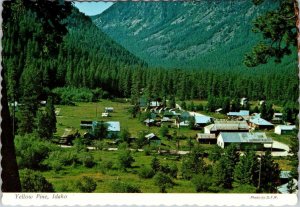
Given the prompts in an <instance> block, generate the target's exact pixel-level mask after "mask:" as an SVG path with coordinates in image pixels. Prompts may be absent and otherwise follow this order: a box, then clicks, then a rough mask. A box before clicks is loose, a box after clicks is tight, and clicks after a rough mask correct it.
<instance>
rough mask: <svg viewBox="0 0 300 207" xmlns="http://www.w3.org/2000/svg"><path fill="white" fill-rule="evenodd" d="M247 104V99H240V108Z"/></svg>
mask: <svg viewBox="0 0 300 207" xmlns="http://www.w3.org/2000/svg"><path fill="white" fill-rule="evenodd" d="M247 103H248V99H247V98H245V97H243V98H241V101H240V104H241V106H245V105H247Z"/></svg>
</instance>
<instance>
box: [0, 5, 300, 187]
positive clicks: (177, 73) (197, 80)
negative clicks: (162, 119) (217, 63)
mask: <svg viewBox="0 0 300 207" xmlns="http://www.w3.org/2000/svg"><path fill="white" fill-rule="evenodd" d="M3 6H4V13H3V38H2V43H3V44H2V45H3V51H2V57H3V62H2V66H3V74H4V81H5V86H6V90H7V103H8V105H9V106H10V113H11V114H10V115H11V116H13V119H12V120H9V121H10V122H11V123H12V125H13V129H12V131H13V136H14V135H16V141H15V144H16V148H17V153H16V154H17V158H18V160H17V161H18V164H19V167H20V168H21V169H22V172H21V174H20V175H21V176H22V177H23V178H24V176H25V177H26V175H27V174H32V176H34V173H35V172H34V171H31V170H44V171H47V170H52V171H51V173H52V172H55V173H56V172H59V171H60V170H62V169H63V168H64V167H66V166H67V167H70V169H71V170H70V171H72V169H73V168H72V167H74V166H76V165H77V166H78V165H80V168H81V167H82V166H83V167H82V168H84V170H86V169H91V168H93V166H94V165H96V163H97V162H98V161H99V160H100V158H99V160H98V161H94V157H93V156H95V157H100V155H99V154H101V157H102V158H104V160H105V159H106V157H109V158H110V155H108V154H106V153H110V152H104V151H103V152H102V151H101V153H98V151H97V152H93V153H91V154H92V155H91V154H88V150H87V151H86V146H87V143H85V142H84V141H82V140H81V139H77V140H76V141H75V142H74V147H73V149H71V150H70V151H63V150H62V149H61V148H59V147H58V146H54V145H53V142H54V141H53V140H52V139H53V138H54V136H55V133H56V132H57V126H59V127H60V128H63V127H65V126H67V125H63V123H62V122H63V121H61V122H58V121H57V119H56V117H57V116H56V114H55V107H54V105H59V106H61V107H62V108H63V107H65V108H64V109H66V111H68V110H70V108H68V107H71V106H70V105H75V103H74V102H77V103H76V104H78V103H79V105H80V106H82V105H83V108H84V107H86V109H88V110H86V111H84V112H82V111H79V114H80V113H82V114H84V115H83V117H85V113H86V112H87V111H88V113H90V114H93V117H94V108H93V107H94V105H93V104H94V103H91V102H97V101H99V100H100V99H101V101H103V102H104V103H107V104H112V105H113V104H116V103H114V101H115V100H122V101H120V103H122V104H124V105H125V106H126V107H125V108H126V112H124V111H122V110H124V109H123V108H121V107H120V105H118V104H116V105H115V107H119V108H118V109H119V111H122V113H123V115H124V113H125V114H126V117H125V116H124V117H125V118H124V117H122V116H120V117H121V118H123V119H125V120H126V122H127V121H128V123H130V124H131V123H138V124H140V125H141V121H140V120H137V117H136V116H137V114H134V113H131V112H132V111H134V110H135V109H136V108H135V107H136V106H137V105H138V102H139V100H140V98H142V97H143V98H145V99H147V100H148V101H151V100H159V101H162V100H164V101H165V100H169V103H170V102H172V103H173V104H171V105H174V106H172V107H173V108H175V103H179V102H178V101H180V103H181V104H182V103H185V102H189V103H190V102H191V103H190V105H192V104H193V101H194V100H196V101H200V102H201V101H204V102H205V104H206V105H205V107H206V109H205V110H206V111H205V110H204V108H203V107H202V109H201V111H205V113H210V112H214V110H215V109H217V108H219V107H223V106H224V105H226V107H227V105H228V107H227V108H228V110H227V111H225V110H224V112H228V111H229V110H230V107H231V109H232V108H233V106H232V105H234V102H237V105H240V104H239V100H240V98H242V97H247V98H248V100H249V101H260V100H265V101H266V102H267V103H268V107H267V108H268V110H269V109H270V111H271V110H272V114H271V115H270V117H271V118H272V115H273V113H274V111H273V109H272V107H273V105H277V106H279V107H278V108H276V110H279V111H280V112H284V113H285V115H286V114H289V115H290V116H291V117H292V118H291V117H290V118H286V120H287V121H290V122H291V123H292V124H294V123H295V122H297V120H296V118H295V114H297V112H298V105H297V103H296V100H297V99H298V96H299V94H298V93H297V91H298V86H299V85H298V84H299V83H298V76H297V73H298V72H297V68H296V65H295V67H293V65H294V63H295V62H296V61H294V60H296V57H294V56H293V55H294V54H295V52H294V50H295V47H293V50H292V51H291V52H290V53H289V55H290V56H289V57H286V59H283V63H282V64H281V66H280V67H279V68H276V64H275V63H274V64H272V65H271V66H272V67H270V68H267V67H264V68H263V69H262V70H259V69H258V68H255V67H252V68H246V66H243V67H240V68H236V67H235V68H231V67H230V64H224V67H221V68H222V69H220V68H218V69H216V68H215V67H212V66H211V65H210V66H208V67H207V68H206V67H203V66H204V65H205V60H208V61H213V60H214V59H215V58H217V57H209V58H208V57H204V58H203V59H201V60H199V61H204V63H203V62H201V67H200V66H199V67H197V62H194V63H193V65H194V66H195V65H196V67H192V68H191V67H186V68H185V67H182V66H178V67H168V68H164V67H155V66H153V65H152V64H151V63H148V62H147V60H145V59H141V58H140V57H139V56H137V55H134V54H133V53H131V52H129V51H128V50H127V49H126V48H125V47H123V46H121V45H120V44H118V43H117V42H115V41H114V40H113V39H112V38H111V37H109V36H108V35H107V34H106V33H104V32H103V31H102V30H101V28H99V27H97V26H96V25H95V24H94V22H93V20H92V19H91V18H90V17H88V16H86V15H84V14H83V13H81V12H80V11H79V10H78V9H77V8H75V7H74V6H73V5H72V3H71V2H65V3H64V4H60V3H58V2H50V1H39V2H38V3H34V2H31V1H30V2H29V1H28V2H27V1H23V0H15V1H9V2H8V1H5V2H4V3H3ZM43 8H47V10H45V9H43ZM48 9H49V10H48ZM245 41H247V40H245ZM222 51H223V50H221V51H219V53H215V54H221V53H222ZM224 51H225V50H224ZM225 52H226V51H225ZM225 59H226V58H225ZM225 59H224V58H222V60H224V61H225ZM291 59H293V61H294V62H293V61H292V62H289V60H291ZM241 62H242V60H241ZM284 64H286V65H287V66H288V67H287V68H284ZM199 65H200V64H199ZM208 65H209V64H208ZM273 67H274V68H273ZM223 69H224V70H223ZM74 97H75V98H74ZM45 100H47V101H46V104H45V105H42V102H43V101H45ZM232 100H234V102H233V103H231V101H232ZM206 101H207V102H206ZM14 102H18V108H17V109H16V108H15V106H16V104H14ZM82 102H89V103H82ZM225 102H226V104H225ZM84 104H87V105H84ZM66 105H68V106H66ZM230 105H231V106H230ZM12 106H13V107H12ZM87 106H88V107H87ZM263 106H265V105H263ZM263 106H261V108H263ZM269 106H270V107H269ZM284 107H285V108H284ZM236 109H237V108H236ZM239 109H240V108H239ZM247 109H249V108H247ZM72 110H73V109H71V111H72ZM74 110H75V109H74ZM83 110H84V109H83ZM191 110H192V111H193V110H194V107H191ZM285 110H286V111H288V110H289V112H286V111H285ZM128 111H129V112H128ZM257 112H259V111H257ZM97 113H98V112H97V106H96V117H97ZM128 113H129V114H130V116H131V115H132V117H130V120H129V119H128ZM76 115H77V114H76ZM148 115H149V114H142V115H141V113H140V114H139V116H140V117H139V119H142V118H149V117H148ZM150 115H151V114H150ZM68 116H70V117H72V119H73V118H74V117H75V114H71V115H70V114H68ZM143 116H145V117H143ZM219 116H220V117H221V118H224V116H225V115H224V114H219V115H218V117H219ZM70 117H69V118H70ZM120 117H119V118H120ZM6 118H9V116H7V117H6ZM133 118H135V119H133ZM77 119H78V120H77ZM80 119H81V117H80V118H78V117H76V121H78V122H80V121H79V120H80ZM74 120H75V118H74ZM133 121H135V122H133ZM142 121H143V120H142ZM59 124H60V125H59ZM76 124H77V125H78V123H77V122H76ZM132 125H134V124H132ZM140 125H137V126H138V127H141V126H140ZM103 126H104V125H103ZM138 127H137V128H138ZM142 127H145V126H144V125H143V126H142ZM142 127H141V128H142ZM166 128H167V127H165V128H164V127H162V128H161V129H159V133H161V134H163V135H162V136H163V137H164V139H165V137H167V135H168V136H169V137H172V136H173V137H174V140H172V139H167V138H166V140H167V142H168V143H170V146H171V147H174V148H175V147H177V150H178V149H179V142H180V140H181V141H182V142H183V143H184V144H183V149H185V150H187V149H188V150H189V151H190V152H191V154H190V155H188V156H187V157H185V158H184V159H182V160H183V162H181V161H182V160H180V161H179V158H178V160H176V161H174V160H173V161H174V162H173V163H172V164H170V163H171V162H169V163H167V164H166V165H164V164H161V165H160V164H159V161H157V160H155V159H156V157H154V158H153V159H152V160H150V161H149V159H150V158H149V157H146V158H144V159H145V160H147V163H148V162H149V163H150V162H151V165H152V166H151V168H153V169H152V171H153V172H152V171H151V173H149V172H146V171H148V170H149V169H146V168H147V167H145V166H144V163H143V164H141V163H139V164H141V165H140V166H139V167H141V168H142V167H145V169H144V171H145V172H140V173H141V174H142V175H139V176H140V177H142V178H143V179H144V178H145V179H146V178H147V179H148V178H150V177H151V178H152V177H153V176H154V174H155V173H156V175H155V176H154V180H155V185H157V186H159V190H160V192H166V188H167V187H168V186H170V185H172V186H173V185H174V183H172V181H170V183H167V184H166V186H167V187H166V186H160V184H161V182H160V179H162V180H167V179H165V177H164V176H165V175H164V174H168V175H170V176H171V177H172V176H173V177H172V178H174V179H177V172H178V171H179V170H178V169H177V166H176V165H175V164H174V163H176V164H177V165H179V163H180V165H181V164H182V163H183V164H182V169H181V171H182V178H180V179H182V180H183V181H182V182H186V181H190V180H191V182H192V183H194V184H195V185H196V191H197V192H229V190H232V189H233V188H235V187H236V186H234V184H236V183H234V182H237V183H240V185H241V188H242V190H240V191H239V190H237V191H234V190H233V191H230V192H249V189H250V191H251V192H275V191H276V189H275V187H272V186H271V187H270V185H271V184H272V182H275V181H274V180H276V179H278V178H277V177H278V173H279V167H278V164H277V163H276V164H275V163H274V160H272V157H271V155H270V154H266V157H265V158H266V160H265V161H264V160H263V161H260V162H261V163H262V162H263V169H266V170H270V171H272V169H276V176H277V177H276V176H273V177H272V178H270V179H269V178H268V175H267V174H263V175H262V176H263V178H265V179H266V181H265V182H264V183H263V182H262V187H261V189H260V181H259V182H258V178H257V176H258V175H257V169H256V168H255V169H254V168H253V169H252V168H251V170H256V171H255V172H256V174H255V176H256V177H255V178H253V179H252V180H247V181H245V182H246V184H247V185H246V187H245V189H244V188H243V184H245V183H243V182H244V181H241V180H242V179H246V178H245V177H244V176H242V174H243V172H244V171H243V170H242V168H243V164H245V163H243V162H246V161H247V160H246V158H241V159H240V160H241V161H240V160H238V159H239V158H237V157H239V154H238V153H237V149H236V148H235V147H231V148H229V149H227V150H225V151H222V153H225V155H226V156H224V157H223V158H221V156H220V155H221V151H218V150H217V149H212V147H211V146H210V147H208V148H209V149H208V150H207V149H206V148H205V149H204V148H203V149H200V148H201V147H200V148H199V149H198V148H197V147H195V148H193V150H192V147H194V145H192V141H191V137H192V135H191V134H192V133H193V136H194V131H192V130H193V129H187V130H186V131H183V132H187V133H190V134H189V136H190V138H189V141H188V140H187V137H185V136H183V135H182V136H181V135H178V136H177V131H176V130H177V129H176V130H174V131H172V132H173V134H172V135H170V134H171V132H170V133H169V131H167V130H168V129H166ZM142 129H144V128H142ZM148 129H150V127H148ZM122 130H123V129H122ZM126 130H127V129H124V131H122V133H121V135H120V137H121V138H120V139H121V140H122V142H123V143H121V144H123V145H124V146H119V148H120V149H123V148H124V149H127V148H129V146H131V147H133V146H134V145H132V143H130V141H128V140H129V138H131V137H130V132H129V131H128V130H127V131H126ZM164 130H165V131H164ZM189 130H190V131H189ZM157 131H158V130H157ZM166 131H167V132H166ZM178 131H179V130H178ZM77 132H78V131H77ZM142 132H143V133H142V135H140V134H138V138H137V140H138V141H137V143H135V144H136V146H134V147H136V149H138V148H142V147H144V151H145V154H146V155H145V156H148V155H149V154H151V153H149V154H147V153H148V152H149V151H148V152H147V150H149V149H147V146H146V144H145V140H144V138H145V132H144V131H142ZM179 132H180V131H179ZM140 138H141V139H140ZM12 140H13V139H12ZM141 140H142V141H141ZM50 141H51V142H52V143H50ZM93 141H95V140H93ZM97 141H98V142H97ZM102 141H103V140H96V142H93V144H95V143H96V144H95V145H96V147H95V148H97V149H102V148H105V147H103V145H104V144H103V143H104V142H102ZM139 142H141V143H139ZM288 142H289V143H290V142H292V141H288ZM49 143H50V144H49ZM174 143H176V144H174ZM35 144H36V146H37V147H36V148H31V145H35ZM88 144H91V142H90V143H88ZM171 147H170V148H171ZM293 147H294V148H297V146H293ZM214 150H215V151H216V154H217V155H216V156H217V157H214V158H209V159H211V160H212V161H213V163H215V162H218V165H216V166H217V167H214V166H213V165H211V164H210V163H209V164H207V163H205V162H204V155H205V156H208V152H209V153H211V152H212V153H211V156H213V154H214ZM293 150H294V152H295V149H293ZM97 153H98V154H97ZM118 153H119V152H115V154H114V155H113V156H115V157H118V158H117V159H119V160H121V161H120V162H121V165H122V161H123V162H124V163H123V165H124V166H121V167H120V169H118V170H125V171H124V172H126V169H131V167H132V166H131V164H132V163H133V162H134V161H135V159H136V161H137V162H142V161H138V157H139V155H136V157H135V158H133V156H131V154H130V153H131V152H130V151H129V150H127V151H125V150H124V153H123V151H122V152H120V154H118ZM122 153H123V154H122ZM25 155H26V156H25ZM33 155H34V156H33ZM35 155H36V157H35ZM102 155H103V156H102ZM249 156H250V158H249V159H251V160H252V161H251V162H253V163H256V164H257V157H256V156H255V155H254V154H253V153H250V152H249ZM124 157H126V158H128V159H129V158H130V159H129V160H128V159H127V160H126V159H125V158H124ZM200 157H201V159H200ZM52 158H53V159H52ZM73 158H74V159H73ZM75 158H76V159H75ZM247 158H248V157H247ZM60 159H61V160H60ZM68 159H69V160H68ZM124 159H125V160H124ZM180 159H181V158H180ZM160 160H161V162H162V163H163V162H165V161H162V159H160ZM220 160H221V161H224V162H223V163H222V162H221V161H220ZM296 160H297V158H296V157H293V160H292V161H293V162H295V161H296ZM105 161H107V160H105ZM35 162H36V163H35ZM64 162H65V163H64ZM99 162H101V163H102V160H100V161H99ZM109 162H112V161H111V160H108V161H107V163H105V170H107V171H109V170H114V168H115V166H113V164H111V163H109ZM249 162H250V161H249ZM264 162H266V163H267V164H265V163H264ZM20 163H21V164H20ZM61 163H64V164H65V165H64V164H61ZM149 163H148V164H149ZM157 163H158V164H157ZM226 163H227V164H228V163H229V164H228V166H230V169H229V172H225V171H224V169H225V168H226V165H227V164H226ZM237 163H239V165H237V166H238V167H237V168H236V170H235V171H237V173H235V174H236V175H234V170H233V169H234V166H235V165H236V164H237ZM253 163H252V164H253ZM261 163H260V164H261ZM168 164H170V166H168ZM173 164H174V165H173ZM252 164H251V165H252ZM292 164H293V170H295V163H292ZM292 164H291V165H292ZM103 165H104V164H103ZM156 165H159V166H158V167H157V166H156ZM245 165H247V163H246V164H245ZM191 166H192V167H191ZM199 166H201V167H199ZM156 167H157V169H156ZM248 167H249V166H248ZM25 168H29V169H30V170H26V169H25ZM200 168H201V169H202V170H203V169H204V170H203V171H201V170H200V171H198V170H199V169H200ZM239 168H240V169H239ZM103 169H104V167H103ZM92 170H95V169H92ZM92 172H94V171H92ZM122 172H123V171H122ZM130 172H131V171H130ZM132 172H133V174H137V172H134V170H132ZM105 173H106V171H105V172H103V174H105ZM143 173H144V174H146V175H144V174H143ZM46 174H47V172H46ZM124 174H125V173H124ZM149 174H150V176H149ZM172 174H173V175H172ZM174 174H175V175H174ZM227 174H229V176H228V177H230V176H231V178H230V180H229V181H228V180H226V178H225V177H224V176H227ZM203 175H205V176H206V177H205V176H203ZM135 176H136V175H135ZM143 176H144V177H143ZM185 176H186V177H185ZM197 176H199V177H197ZM201 176H202V177H201ZM239 176H241V178H240V177H239ZM259 176H260V175H259ZM200 177H201V178H200ZM295 177H296V176H295ZM206 178H207V179H208V180H209V179H210V178H212V179H214V180H216V181H214V182H215V185H216V186H213V187H214V188H212V189H209V187H208V186H209V185H210V183H209V182H207V181H206V180H205V179H206ZM87 179H89V178H87ZM168 179H169V178H168ZM23 181H24V179H23V180H22V182H23ZM209 181H210V180H209ZM84 182H85V181H84ZM86 182H87V183H89V182H90V180H87V181H86ZM180 182H181V181H180ZM90 183H91V182H90ZM119 184H120V183H119ZM121 184H122V183H121ZM121 184H120V185H121ZM169 184H170V185H169ZM248 184H249V185H250V187H249V186H248ZM22 185H23V186H24V183H23V184H22ZM80 185H81V184H80ZM80 185H79V184H78V186H77V187H78V188H79V189H83V188H84V187H83V186H80ZM122 185H123V184H122ZM203 185H205V186H206V187H205V188H202V187H203ZM264 185H265V186H264ZM197 186H198V188H197ZM256 186H258V188H259V191H256V190H257V189H256ZM122 187H124V188H125V189H129V190H132V191H135V192H140V190H138V189H135V188H134V187H132V186H130V185H129V186H122ZM247 188H249V189H247ZM66 189H67V187H66V186H60V190H61V191H64V190H65V191H67V190H66ZM95 189H96V187H95V186H94V190H95ZM237 189H239V188H238V187H237ZM23 190H24V189H23ZM25 190H28V191H30V190H32V189H30V188H29V189H25ZM39 190H40V189H39ZM43 190H45V191H54V189H53V187H51V186H50V185H49V186H47V185H45V189H43ZM85 190H86V189H84V190H82V191H81V192H89V191H88V190H87V191H85ZM114 190H115V191H117V190H119V189H117V190H116V189H114ZM37 191H38V190H37ZM92 191H93V190H92ZM92 191H90V192H92ZM124 191H125V192H127V191H126V190H124Z"/></svg>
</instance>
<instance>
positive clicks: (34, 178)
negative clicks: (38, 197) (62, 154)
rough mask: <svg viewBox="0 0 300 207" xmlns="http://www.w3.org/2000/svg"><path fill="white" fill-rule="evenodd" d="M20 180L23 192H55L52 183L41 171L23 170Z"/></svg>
mask: <svg viewBox="0 0 300 207" xmlns="http://www.w3.org/2000/svg"><path fill="white" fill-rule="evenodd" d="M20 181H21V187H22V192H54V189H53V186H52V184H51V183H49V182H48V181H47V180H46V178H45V177H44V176H43V175H42V174H41V173H40V172H36V171H33V170H30V169H24V170H21V171H20Z"/></svg>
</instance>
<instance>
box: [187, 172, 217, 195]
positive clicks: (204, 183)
mask: <svg viewBox="0 0 300 207" xmlns="http://www.w3.org/2000/svg"><path fill="white" fill-rule="evenodd" d="M191 181H192V183H193V184H194V186H195V189H196V191H197V192H211V191H210V186H211V183H212V180H211V177H210V176H208V175H203V174H199V175H196V176H194V177H193V178H192V180H191Z"/></svg>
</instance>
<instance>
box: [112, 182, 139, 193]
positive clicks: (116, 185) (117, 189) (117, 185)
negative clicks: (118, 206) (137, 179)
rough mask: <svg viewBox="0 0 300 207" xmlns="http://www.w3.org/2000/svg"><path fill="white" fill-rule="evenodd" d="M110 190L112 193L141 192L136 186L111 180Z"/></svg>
mask: <svg viewBox="0 0 300 207" xmlns="http://www.w3.org/2000/svg"><path fill="white" fill-rule="evenodd" d="M111 191H112V192H114V193H141V190H140V189H139V187H138V186H136V185H132V184H129V183H125V182H121V181H114V182H112V185H111Z"/></svg>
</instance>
